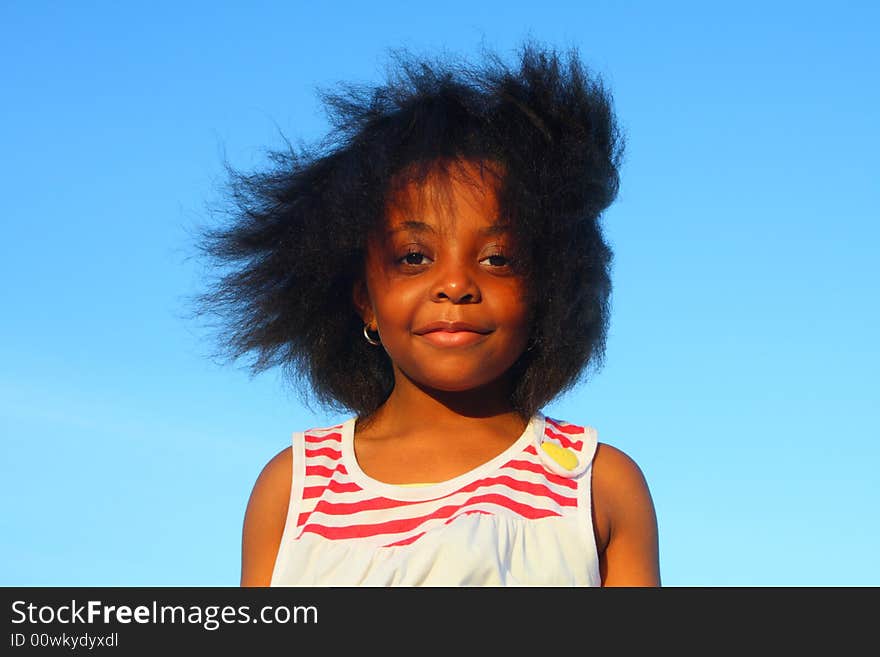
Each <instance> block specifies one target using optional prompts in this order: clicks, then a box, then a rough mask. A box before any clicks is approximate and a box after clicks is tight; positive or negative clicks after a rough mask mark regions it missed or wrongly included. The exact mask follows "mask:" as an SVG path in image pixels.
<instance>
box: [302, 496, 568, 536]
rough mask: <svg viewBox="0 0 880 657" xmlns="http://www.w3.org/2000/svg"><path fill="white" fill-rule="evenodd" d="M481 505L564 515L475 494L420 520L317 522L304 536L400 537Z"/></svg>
mask: <svg viewBox="0 0 880 657" xmlns="http://www.w3.org/2000/svg"><path fill="white" fill-rule="evenodd" d="M480 503H490V504H497V505H498V506H501V507H504V508H506V509H508V510H510V511H513V512H514V513H516V514H518V515H520V516H522V517H524V518H528V519H529V520H536V519H538V518H547V517H550V516H559V515H560V514H559V513H557V512H556V511H546V510H544V509H536V508H534V507H531V506H528V505H527V504H520V503H518V502H514V501H513V500H511V499H508V498H506V497H504V496H503V495H498V494H495V493H490V494H488V495H475V496H474V497H471V498H470V499H469V500H467V502H465V503H464V504H462V505H460V506H459V505H449V506H444V507H441V508H439V509H437V510H436V511H434V512H433V513H429V514H428V515H425V516H421V517H417V518H401V519H398V520H389V521H386V522H379V523H374V524H361V525H347V526H345V527H326V526H324V525H319V524H316V523H309V524H307V525H306V526H305V527H303V529H302V532H301V533H302V534H304V533H306V532H311V533H313V534H319V535H320V536H323V537H324V538H329V539H333V540H340V539H349V538H362V537H367V536H379V535H382V534H400V533H403V532H408V531H412V530H413V529H416V528H417V527H419V526H420V525H421V524H422V523H424V522H426V521H428V520H433V519H436V518H448V517H449V516H451V515H453V514H454V513H456V512H457V511H459V510H461V509H462V508H463V507H464V506H467V505H471V504H480ZM297 524H299V523H297Z"/></svg>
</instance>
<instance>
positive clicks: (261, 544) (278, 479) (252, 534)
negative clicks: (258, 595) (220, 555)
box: [241, 447, 293, 586]
mask: <svg viewBox="0 0 880 657" xmlns="http://www.w3.org/2000/svg"><path fill="white" fill-rule="evenodd" d="M291 453H292V450H291V448H290V447H288V448H286V449H284V450H282V451H280V452H279V453H278V454H276V455H275V456H274V457H273V458H272V460H271V461H269V462H268V463H267V464H266V466H265V467H264V468H263V470H262V472H260V476H259V477H257V482H256V483H255V484H254V488H253V490H252V491H251V496H250V499H249V500H248V505H247V510H246V511H245V515H244V527H243V529H242V536H241V586H269V583H270V581H271V579H272V570H273V568H274V567H275V558H276V557H277V555H278V546H279V545H280V543H281V535H282V534H283V533H284V523H285V521H286V519H287V506H288V504H289V503H290V484H291V476H292V472H293V468H292V456H291Z"/></svg>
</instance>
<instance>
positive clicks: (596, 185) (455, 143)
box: [197, 43, 623, 417]
mask: <svg viewBox="0 0 880 657" xmlns="http://www.w3.org/2000/svg"><path fill="white" fill-rule="evenodd" d="M319 96H320V98H321V100H322V101H323V104H324V106H325V107H326V109H327V111H328V116H329V119H330V122H331V126H332V129H331V130H330V132H329V134H328V135H327V137H326V138H325V139H323V140H321V141H320V142H319V143H317V144H315V145H312V146H299V147H297V148H294V147H292V146H291V145H290V144H289V143H287V145H286V146H287V150H284V151H270V152H269V154H268V155H269V161H270V162H271V166H267V168H266V169H265V170H263V171H259V172H256V173H247V174H246V173H242V172H239V171H236V170H234V169H233V168H232V167H231V166H229V165H227V172H228V174H229V181H228V184H227V186H226V187H225V188H224V189H225V190H226V193H225V195H224V198H225V199H226V200H227V201H228V204H227V205H226V206H225V210H224V211H225V214H226V216H227V217H228V221H227V223H226V224H225V225H222V226H219V227H215V228H205V229H203V232H202V233H201V239H200V241H199V244H198V248H199V250H200V251H201V252H202V253H203V254H204V255H206V256H207V257H208V259H209V261H210V262H211V263H212V264H213V265H215V266H217V267H218V269H223V268H225V273H224V274H223V275H222V276H220V277H219V278H218V279H217V280H216V281H215V282H214V283H213V284H212V285H211V286H210V288H209V289H208V291H207V292H205V293H203V294H200V295H199V296H198V297H197V314H200V315H204V314H211V315H214V316H218V317H220V318H222V327H223V328H222V330H221V331H220V332H219V333H218V338H219V344H220V346H221V353H222V354H224V355H226V356H229V357H231V358H232V359H233V360H235V359H238V358H240V357H241V356H243V355H245V354H247V353H253V354H255V356H256V358H255V361H254V362H253V363H252V365H251V370H252V373H253V374H256V373H258V372H260V371H263V370H266V369H268V368H270V367H273V366H275V365H279V364H280V365H282V366H283V370H284V373H285V375H286V376H287V378H288V380H290V381H291V382H292V383H293V385H294V386H295V387H296V388H297V389H298V390H300V391H301V392H303V393H305V394H303V399H304V400H305V401H306V402H307V403H308V401H309V396H310V395H309V393H311V396H313V397H314V398H315V399H317V400H318V401H319V402H320V403H321V404H323V405H324V406H325V407H328V408H334V409H345V410H352V411H355V412H356V413H357V414H358V415H360V416H368V415H370V414H371V413H372V412H373V411H375V410H376V409H377V408H378V407H379V406H380V405H381V404H382V403H383V402H384V401H385V399H387V397H388V395H389V394H390V392H391V389H392V388H393V385H394V378H393V370H392V367H391V363H390V360H389V358H388V355H387V354H386V353H385V352H384V351H383V350H382V349H381V348H375V347H372V346H370V345H369V344H368V343H367V342H366V340H364V338H363V334H362V329H363V322H362V320H361V318H360V316H359V315H358V313H357V311H356V309H355V307H354V303H353V300H352V288H353V285H354V283H355V281H357V280H359V278H360V277H361V276H362V274H363V266H364V257H365V248H366V244H367V239H368V236H369V235H370V234H371V231H373V230H374V229H375V227H376V226H377V225H378V224H379V223H380V222H381V221H382V220H383V214H384V212H385V207H386V203H387V201H388V196H389V193H390V190H391V189H392V188H393V187H395V186H396V184H398V183H399V182H400V179H401V177H404V178H407V179H409V178H412V179H423V177H424V175H426V172H427V171H428V170H429V169H430V168H431V166H432V163H436V162H444V161H445V162H450V161H452V162H455V161H464V160H472V161H479V162H492V163H496V164H498V163H500V164H501V165H502V167H501V169H500V170H501V171H502V172H503V173H502V176H501V180H500V188H499V190H498V199H499V206H500V212H501V215H502V216H503V217H506V218H507V219H509V221H510V222H511V225H512V227H513V230H514V234H515V236H516V239H515V240H514V241H515V243H516V244H518V245H520V247H519V248H520V249H521V253H520V256H521V257H518V259H517V262H518V263H519V264H520V266H521V267H522V268H523V271H524V273H525V275H526V276H527V281H528V288H529V290H530V298H531V302H532V303H533V304H534V321H533V326H532V333H531V338H530V342H529V345H530V346H529V349H528V350H527V351H525V352H524V353H523V354H522V356H521V357H520V359H519V360H518V361H517V362H516V364H515V365H514V373H515V381H516V384H515V389H514V391H513V393H512V398H511V402H512V403H513V406H514V408H516V409H517V410H518V411H519V412H520V413H521V414H522V415H523V416H524V417H529V416H530V415H532V414H533V413H534V412H535V411H536V410H538V409H540V408H541V407H542V406H544V405H545V404H546V403H547V402H549V401H550V400H552V399H553V398H554V397H556V396H557V395H559V394H560V393H561V392H563V391H565V390H567V389H569V388H571V387H572V386H573V385H574V384H575V383H577V382H578V381H579V380H580V379H581V378H582V376H583V375H584V374H585V372H586V371H587V369H588V366H589V365H590V364H593V365H598V364H600V363H601V362H602V361H603V360H604V352H605V339H606V334H607V327H608V322H609V312H610V304H609V297H610V293H611V280H610V266H611V259H612V253H611V249H610V248H609V246H608V245H607V244H606V242H605V240H604V238H603V235H602V230H601V227H600V224H599V220H600V216H601V213H602V212H603V211H604V210H605V209H606V208H607V207H608V206H609V205H610V204H611V203H612V201H613V200H614V198H615V197H616V195H617V191H618V169H619V164H620V160H621V156H622V152H623V139H622V137H621V135H620V131H619V129H618V127H617V122H616V119H615V116H614V112H613V109H612V102H611V96H610V94H609V93H608V92H607V91H606V90H605V88H604V85H603V83H602V81H601V80H600V79H599V78H598V77H596V76H593V75H591V73H590V72H589V71H588V70H587V69H586V67H585V66H584V65H583V64H582V63H581V62H580V60H579V57H578V54H577V52H576V51H575V50H571V51H568V52H567V53H564V54H560V53H558V52H557V51H555V50H553V49H549V48H546V47H543V46H538V45H535V44H534V43H526V44H525V45H523V46H521V47H520V49H519V50H518V53H517V58H516V62H515V64H514V65H507V64H505V63H504V62H503V61H502V59H501V58H500V57H499V56H498V55H496V54H493V53H488V54H487V53H485V52H484V54H483V60H482V61H481V63H479V64H470V63H465V62H462V61H458V60H455V59H453V58H450V57H445V58H435V59H429V58H420V57H416V56H414V55H412V54H410V53H408V52H406V51H395V52H393V53H392V57H391V59H390V64H389V69H388V76H387V79H386V80H385V81H384V82H383V83H382V84H379V85H376V86H364V85H355V84H342V85H339V86H337V87H335V88H334V89H333V90H330V91H327V90H324V91H322V92H320V93H319Z"/></svg>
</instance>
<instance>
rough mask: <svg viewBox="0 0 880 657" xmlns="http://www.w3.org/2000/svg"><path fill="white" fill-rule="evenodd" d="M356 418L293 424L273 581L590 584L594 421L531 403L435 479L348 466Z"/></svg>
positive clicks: (594, 577)
mask: <svg viewBox="0 0 880 657" xmlns="http://www.w3.org/2000/svg"><path fill="white" fill-rule="evenodd" d="M355 421H356V418H350V419H349V420H346V421H345V422H344V423H342V424H339V425H336V426H332V427H326V428H321V429H311V430H309V431H304V432H297V433H295V434H294V435H293V469H294V470H293V480H292V481H293V483H292V488H291V495H290V505H289V507H288V513H287V521H286V525H285V528H284V534H283V536H282V539H281V544H280V547H279V550H278V555H277V557H276V560H275V567H274V569H273V572H272V580H271V586H599V585H600V584H601V580H600V576H599V559H598V554H597V550H596V542H595V538H594V534H593V525H592V519H591V513H590V505H591V495H590V477H591V473H592V462H593V457H594V455H595V452H596V444H597V442H596V440H597V436H596V431H595V429H593V428H592V427H581V426H577V425H574V424H570V423H567V422H563V421H561V420H554V419H552V418H548V417H546V416H544V415H543V414H541V413H536V414H535V416H534V417H532V419H531V420H530V422H529V423H528V425H527V426H526V429H525V430H524V432H523V433H522V435H521V436H520V437H519V438H518V439H517V440H516V441H515V442H514V443H513V444H512V445H511V446H510V447H509V448H508V449H506V450H505V451H504V452H502V453H501V454H499V455H498V456H496V457H495V458H493V459H491V460H490V461H488V462H486V463H484V464H482V465H481V466H478V467H477V468H474V469H473V470H471V471H470V472H467V473H465V474H463V475H460V476H458V477H455V478H454V479H450V480H448V481H444V482H441V483H438V484H430V485H426V486H417V487H413V486H399V485H393V484H387V483H384V482H380V481H377V480H375V479H372V478H370V477H369V476H367V475H366V474H365V473H364V472H363V471H362V470H361V469H360V467H359V466H358V463H357V460H356V459H355V455H354V447H353V438H354V425H355Z"/></svg>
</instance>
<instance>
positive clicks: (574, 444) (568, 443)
mask: <svg viewBox="0 0 880 657" xmlns="http://www.w3.org/2000/svg"><path fill="white" fill-rule="evenodd" d="M544 435H546V436H548V437H549V438H552V439H553V440H558V441H559V444H560V445H562V446H563V447H565V448H566V449H576V450H578V451H580V449H581V447H583V446H584V441H583V440H577V441H575V440H571V439H569V438H567V437H566V436H563V435H562V434H559V433H555V432H553V431H551V430H550V427H547V428H546V429H545V430H544Z"/></svg>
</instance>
